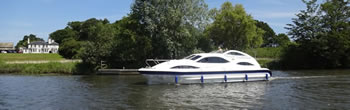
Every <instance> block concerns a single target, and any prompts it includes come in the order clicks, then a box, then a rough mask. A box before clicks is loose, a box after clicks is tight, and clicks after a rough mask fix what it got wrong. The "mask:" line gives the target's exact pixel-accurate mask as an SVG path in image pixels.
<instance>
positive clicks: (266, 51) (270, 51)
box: [244, 47, 282, 59]
mask: <svg viewBox="0 0 350 110" xmlns="http://www.w3.org/2000/svg"><path fill="white" fill-rule="evenodd" d="M244 52H246V53H247V54H249V55H251V56H252V57H257V58H273V59H278V58H279V57H280V56H281V55H282V47H277V48H274V47H267V48H255V49H247V50H245V51H244Z"/></svg>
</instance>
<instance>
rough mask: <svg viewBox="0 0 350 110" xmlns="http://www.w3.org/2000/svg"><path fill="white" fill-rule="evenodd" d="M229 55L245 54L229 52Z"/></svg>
mask: <svg viewBox="0 0 350 110" xmlns="http://www.w3.org/2000/svg"><path fill="white" fill-rule="evenodd" d="M227 54H229V55H237V56H244V55H243V54H241V53H238V52H230V53H227Z"/></svg>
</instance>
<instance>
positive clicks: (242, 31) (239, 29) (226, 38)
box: [206, 2, 264, 50]
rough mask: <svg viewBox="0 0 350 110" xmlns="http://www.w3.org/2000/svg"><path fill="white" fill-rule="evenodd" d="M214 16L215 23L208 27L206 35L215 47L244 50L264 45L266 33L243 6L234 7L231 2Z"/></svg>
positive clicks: (225, 4)
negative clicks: (263, 37) (257, 25)
mask: <svg viewBox="0 0 350 110" xmlns="http://www.w3.org/2000/svg"><path fill="white" fill-rule="evenodd" d="M212 12H215V11H212ZM213 15H215V17H214V22H213V23H212V24H210V25H209V26H208V27H207V30H206V35H207V36H209V37H210V38H211V39H212V40H213V42H214V43H215V45H217V46H222V47H223V48H228V49H238V50H243V49H246V48H251V47H259V46H260V45H261V44H262V42H263V40H262V35H263V33H264V31H263V30H262V29H260V28H258V27H256V25H255V21H254V19H253V18H252V16H250V15H248V14H247V13H246V12H245V10H244V8H243V6H242V5H241V4H236V5H235V6H233V5H232V4H231V3H230V2H225V3H224V4H222V5H221V9H219V10H217V11H216V13H215V14H213Z"/></svg>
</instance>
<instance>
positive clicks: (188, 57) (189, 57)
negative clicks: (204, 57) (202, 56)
mask: <svg viewBox="0 0 350 110" xmlns="http://www.w3.org/2000/svg"><path fill="white" fill-rule="evenodd" d="M194 56H196V55H190V56H187V57H185V58H184V59H191V58H192V57H194Z"/></svg>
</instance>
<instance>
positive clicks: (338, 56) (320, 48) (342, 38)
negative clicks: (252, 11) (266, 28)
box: [283, 0, 350, 68]
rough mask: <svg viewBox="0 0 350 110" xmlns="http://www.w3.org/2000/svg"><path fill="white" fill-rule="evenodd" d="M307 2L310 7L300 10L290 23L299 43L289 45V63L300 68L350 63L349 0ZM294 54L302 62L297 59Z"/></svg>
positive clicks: (338, 65)
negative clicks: (318, 2)
mask: <svg viewBox="0 0 350 110" xmlns="http://www.w3.org/2000/svg"><path fill="white" fill-rule="evenodd" d="M303 2H304V3H305V4H306V6H307V9H306V10H302V11H301V12H300V13H298V14H297V18H294V19H293V24H289V27H287V29H289V30H290V31H289V33H288V34H289V35H291V36H292V38H294V39H295V41H296V43H297V44H298V45H295V46H291V47H290V48H289V49H287V50H288V51H287V54H286V55H285V57H284V58H283V60H285V62H286V63H285V64H294V65H293V66H296V68H337V67H350V65H349V64H350V57H349V54H350V21H349V20H350V8H349V0H346V1H344V0H327V1H325V2H324V3H321V4H317V2H316V0H311V1H305V0H303ZM291 55H293V56H291ZM293 57H294V58H297V59H299V61H300V62H293V61H292V60H293V59H294V58H293ZM291 62H293V63H291ZM299 65H301V66H299Z"/></svg>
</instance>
